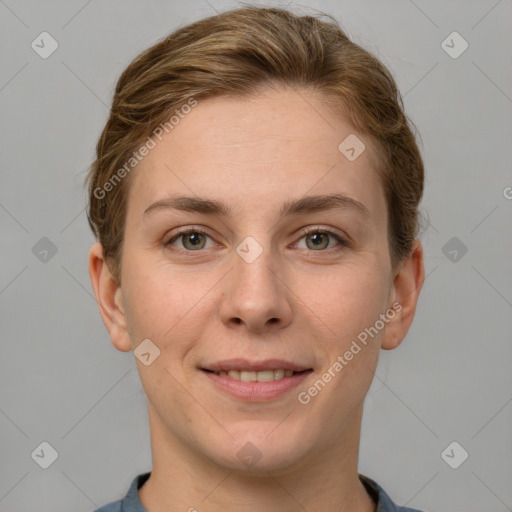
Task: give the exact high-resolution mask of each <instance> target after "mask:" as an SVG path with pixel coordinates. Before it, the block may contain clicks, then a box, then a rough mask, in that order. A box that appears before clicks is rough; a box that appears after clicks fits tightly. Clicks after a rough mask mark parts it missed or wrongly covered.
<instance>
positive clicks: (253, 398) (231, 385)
mask: <svg viewBox="0 0 512 512" xmlns="http://www.w3.org/2000/svg"><path fill="white" fill-rule="evenodd" d="M201 371H202V372H203V373H204V374H205V375H206V376H207V377H208V378H209V379H210V380H211V381H212V382H213V383H214V384H215V385H216V386H217V387H218V388H219V389H221V390H222V391H225V392H226V393H228V394H229V395H231V396H234V397H235V398H238V399H241V400H244V401H247V402H261V401H263V400H271V399H272V398H277V397H279V396H281V395H284V394H285V393H288V392H289V391H290V390H292V389H293V388H295V387H297V386H298V385H299V384H300V383H301V382H302V381H303V380H304V379H305V378H306V377H307V376H308V375H309V374H310V373H311V372H312V371H313V370H307V371H305V372H301V373H295V374H293V375H292V376H291V377H283V378H282V379H278V380H273V381H270V382H258V381H255V382H242V381H241V380H235V379H232V378H231V377H230V376H229V375H222V376H221V375H217V374H216V373H212V372H208V371H206V370H201Z"/></svg>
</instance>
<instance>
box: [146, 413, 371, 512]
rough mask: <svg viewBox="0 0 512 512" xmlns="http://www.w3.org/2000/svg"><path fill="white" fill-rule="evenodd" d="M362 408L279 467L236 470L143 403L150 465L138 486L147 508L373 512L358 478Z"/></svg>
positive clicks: (211, 511)
mask: <svg viewBox="0 0 512 512" xmlns="http://www.w3.org/2000/svg"><path fill="white" fill-rule="evenodd" d="M361 418H362V407H361V408H360V410H358V412H357V414H356V415H355V417H353V418H351V420H350V421H349V422H348V423H347V425H346V428H345V429H344V430H343V432H342V433H341V434H340V438H339V439H337V440H336V445H333V446H327V447H326V448H325V449H324V450H322V451H318V452H316V453H312V454H311V455H309V456H308V457H307V458H304V459H303V460H301V461H300V462H296V463H294V464H293V466H288V467H287V468H285V469H281V470H279V471H277V470H272V471H268V470H265V469H261V470H255V469H251V470H247V471H239V470H235V469H231V468H229V467H225V466H224V467H223V466H220V465H219V464H217V463H215V462H213V461H212V460H211V459H208V458H207V457H205V456H204V455H203V456H201V455H200V454H198V453H197V452H195V451H193V450H191V449H190V447H189V446H188V445H187V444H186V443H184V442H183V441H182V440H180V439H178V438H176V437H175V436H173V435H171V434H170V433H169V431H168V429H167V428H166V427H165V425H164V424H163V423H162V421H161V419H160V418H159V416H158V415H157V414H156V413H155V412H154V410H153V409H152V407H151V405H150V406H149V420H150V429H151V446H152V457H153V469H152V471H151V476H150V478H149V479H148V480H147V481H146V483H145V484H144V485H143V486H142V487H141V489H139V498H140V501H141V503H142V505H143V506H144V507H145V508H146V509H147V510H148V512H160V511H163V510H165V511H167V512H174V511H190V512H194V511H197V512H202V511H206V510H208V512H221V511H225V510H227V509H228V508H231V509H235V510H243V511H244V512H259V511H261V510H265V511H268V512H277V511H279V512H296V511H297V510H311V511H313V510H322V511H324V512H349V511H350V512H375V510H376V505H375V503H374V502H373V500H372V499H371V498H370V496H369V495H368V493H367V492H366V490H365V488H364V486H363V484H362V483H361V482H360V481H359V478H358V471H357V459H358V452H359V432H360V428H361Z"/></svg>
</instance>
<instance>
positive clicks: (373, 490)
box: [359, 474, 423, 512]
mask: <svg viewBox="0 0 512 512" xmlns="http://www.w3.org/2000/svg"><path fill="white" fill-rule="evenodd" d="M359 480H360V481H361V482H362V484H363V485H364V486H365V488H366V490H367V491H368V493H369V494H370V496H371V497H372V498H373V500H374V501H375V502H376V503H377V509H376V511H375V512H423V511H421V510H418V509H416V508H409V507H401V506H399V505H397V504H396V503H395V502H394V501H393V500H392V499H391V497H390V496H389V495H388V493H387V492H386V491H385V490H384V489H383V488H382V487H381V486H380V485H379V484H378V483H377V482H375V480H372V479H371V478H368V477H367V476H365V475H361V474H360V475H359Z"/></svg>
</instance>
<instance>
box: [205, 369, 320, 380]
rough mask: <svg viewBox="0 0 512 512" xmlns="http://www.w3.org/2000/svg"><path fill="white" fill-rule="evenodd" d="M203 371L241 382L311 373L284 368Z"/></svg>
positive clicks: (309, 370) (279, 378)
mask: <svg viewBox="0 0 512 512" xmlns="http://www.w3.org/2000/svg"><path fill="white" fill-rule="evenodd" d="M202 370H203V371H205V372H208V373H213V374H215V375H218V376H219V377H224V376H228V377H229V378H230V379H233V380H239V381H242V382H272V381H274V380H281V379H284V378H285V377H293V376H294V375H297V374H300V373H305V372H311V371H312V369H308V370H302V371H298V372H297V371H294V370H290V369H285V368H277V369H272V370H259V371H251V370H219V371H213V370H209V369H206V368H202Z"/></svg>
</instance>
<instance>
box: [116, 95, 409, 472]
mask: <svg viewBox="0 0 512 512" xmlns="http://www.w3.org/2000/svg"><path fill="white" fill-rule="evenodd" d="M350 135H356V136H357V137H358V138H359V139H360V140H361V141H363V142H364V144H365V146H366V149H365V150H364V151H363V152H362V153H361V154H360V155H359V156H358V157H357V158H356V159H355V160H352V161H351V160H349V159H348V158H347V157H346V155H345V154H343V153H342V152H341V151H340V149H339V148H338V146H339V145H340V143H341V142H342V141H344V139H346V138H347V137H348V136H350ZM377 158H378V155H377V154H376V153H375V151H374V148H373V146H372V145H371V142H370V141H369V140H367V138H365V136H364V135H361V134H359V133H357V132H355V130H354V129H353V128H352V127H351V126H350V124H349V123H348V122H347V121H346V120H344V119H343V118H340V117H339V116H335V115H334V114H333V112H332V110H331V109H329V108H328V107H327V105H326V104H325V103H324V102H323V101H322V99H321V98H320V97H318V96H314V95H312V94H311V93H308V92H306V91H300V93H299V92H297V91H291V90H287V89H280V90H273V91H266V92H264V93H260V94H258V95H257V96H256V95H255V96H252V97H250V98H245V99H240V98H228V97H218V98H212V99H208V100H204V101H199V103H198V106H197V107H195V108H194V109H193V110H192V111H191V113H189V114H188V115H187V116H186V117H185V118H184V119H182V120H181V121H180V123H179V125H178V126H176V127H175V128H174V130H173V131H172V132H171V133H169V134H168V135H167V136H166V137H165V138H164V139H163V140H162V141H161V142H159V143H158V144H157V146H156V147H155V148H154V149H152V150H151V151H150V153H149V154H148V156H146V157H145V158H144V159H143V160H142V161H141V162H140V164H139V165H138V167H137V168H136V169H135V170H134V171H133V174H132V175H131V176H130V179H131V183H130V192H129V198H128V209H127V217H126V228H125V240H124V246H123V255H122V261H121V265H122V274H121V287H120V288H118V289H117V290H116V292H115V302H116V305H117V306H118V307H119V312H118V314H119V316H118V322H117V323H118V324H119V325H121V326H122V328H121V329H120V330H116V331H115V334H113V331H112V330H111V335H112V340H113V342H114V345H115V346H116V347H117V348H119V349H120V350H129V349H131V348H132V347H133V348H136V346H138V345H139V344H140V343H141V342H142V341H143V340H146V339H149V340H151V342H152V343H153V344H154V345H155V346H156V347H158V349H159V350H160V355H159V356H158V357H157V358H156V359H155V360H154V361H153V362H152V363H151V364H149V365H148V366H145V365H144V364H143V363H142V362H141V361H140V360H138V359H136V361H137V366H138V370H139V374H140V378H141V382H142V385H143V387H144V390H145V392H146V394H147V397H148V401H149V407H150V413H151V415H152V416H153V421H154V422H158V423H159V426H160V428H161V429H163V430H165V432H166V435H167V436H168V438H169V439H172V440H173V442H174V443H177V444H179V445H180V446H181V447H183V449H184V450H187V451H188V452H189V453H193V454H195V455H196V456H198V457H204V458H205V459H209V460H210V461H213V462H214V463H216V464H219V465H222V466H224V467H228V468H244V467H247V463H246V461H245V462H244V460H243V455H244V453H245V452H247V453H248V454H249V455H250V453H251V451H252V452H254V455H255V456H256V457H257V458H258V457H261V459H260V461H259V462H258V467H259V468H264V469H266V470H271V469H272V470H278V469H284V468H287V467H293V466H294V465H298V464H300V463H305V462H306V461H310V462H311V461H313V460H314V457H319V456H320V455H321V454H322V453H326V452H329V451H331V450H332V449H333V447H336V446H339V443H340V439H341V437H342V436H343V432H344V431H345V430H346V428H348V425H350V424H351V422H352V421H353V419H354V418H355V417H356V416H357V414H358V413H359V412H360V411H361V408H362V403H363V400H364V397H365V395H366V392H367V391H368V388H369V386H370V384H371V381H372V377H373V373H372V372H373V371H374V370H375V367H376V364H377V360H378V353H379V349H380V348H381V346H382V345H383V343H388V344H389V347H390V346H391V345H392V343H393V339H394V340H395V342H399V341H397V337H398V338H399V339H400V340H401V339H402V337H403V335H404V334H405V332H404V330H407V329H406V327H404V325H402V324H403V322H402V323H400V322H401V321H400V320H399V317H400V313H398V312H395V310H393V313H394V314H393V315H391V314H390V313H389V312H390V308H392V304H393V302H395V301H396V300H397V297H398V298H399V293H398V292H397V283H398V281H397V279H398V278H397V277H396V275H395V272H393V270H392V268H391V264H390V257H389V247H388V241H387V240H388V239H387V237H388V232H387V209H386V202H385V197H384V191H383V188H382V185H381V182H380V179H379V176H378V174H377V172H376V169H375V161H376V160H377ZM184 197H187V198H189V199H179V198H184ZM402 281H403V279H402ZM398 284H400V283H398ZM409 310H410V308H409ZM384 316H385V318H386V319H385V320H384V319H383V317H384ZM391 316H392V318H390V317H391ZM379 318H380V319H381V320H380V321H379ZM376 322H377V323H376ZM381 324H382V325H383V327H381ZM124 328H125V331H124V334H123V329H124ZM372 328H373V330H372ZM365 329H367V331H365ZM368 330H370V332H371V333H372V336H370V335H369V334H368ZM376 331H377V332H376ZM363 332H366V333H367V334H366V343H363V341H362V339H363V338H365V336H364V335H362V334H361V333H363ZM358 336H359V337H358ZM386 340H389V341H387V342H386ZM354 342H355V344H354ZM356 346H357V347H359V350H357V348H356ZM389 347H388V346H386V347H385V348H389ZM350 353H351V354H352V356H351V357H350ZM336 363H337V364H336ZM340 367H341V368H340ZM228 370H231V371H232V373H230V374H227V375H224V373H223V372H225V371H228ZM256 370H265V371H262V373H254V372H255V371H256ZM282 370H287V371H286V374H285V376H284V377H283V371H282ZM289 370H292V371H294V373H293V375H292V376H289V375H290V371H289ZM214 371H216V372H217V373H213V372H214ZM219 372H220V373H219ZM233 372H234V373H233ZM326 374H328V375H330V378H329V376H327V377H326ZM254 378H256V379H257V381H256V382H252V381H251V380H252V379H254ZM239 379H242V381H240V380H239ZM245 380H249V381H251V382H244V381H245ZM319 380H320V381H321V383H319ZM260 381H262V382H260ZM315 383H316V386H315ZM322 383H323V384H322ZM315 390H316V391H315ZM248 443H251V444H252V445H249V444H248ZM244 464H245V465H244Z"/></svg>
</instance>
